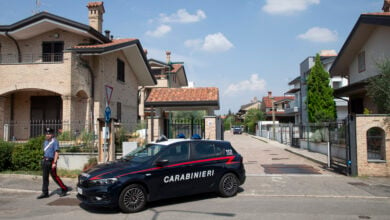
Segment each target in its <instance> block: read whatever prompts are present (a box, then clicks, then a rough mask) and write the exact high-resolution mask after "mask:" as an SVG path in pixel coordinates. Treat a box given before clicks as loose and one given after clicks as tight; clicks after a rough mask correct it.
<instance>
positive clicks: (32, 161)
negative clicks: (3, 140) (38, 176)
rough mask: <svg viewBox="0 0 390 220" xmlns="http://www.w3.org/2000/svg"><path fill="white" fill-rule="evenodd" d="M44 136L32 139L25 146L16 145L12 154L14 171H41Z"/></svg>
mask: <svg viewBox="0 0 390 220" xmlns="http://www.w3.org/2000/svg"><path fill="white" fill-rule="evenodd" d="M44 140H45V138H44V136H41V137H37V138H32V139H30V140H29V141H28V142H27V143H26V144H23V145H17V146H15V147H14V149H13V152H12V165H13V169H14V170H28V171H33V170H36V171H38V170H41V165H40V162H41V160H42V155H43V149H42V145H43V141H44Z"/></svg>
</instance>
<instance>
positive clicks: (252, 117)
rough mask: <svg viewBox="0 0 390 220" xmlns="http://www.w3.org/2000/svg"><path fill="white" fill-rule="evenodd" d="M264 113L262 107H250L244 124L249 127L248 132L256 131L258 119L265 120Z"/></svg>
mask: <svg viewBox="0 0 390 220" xmlns="http://www.w3.org/2000/svg"><path fill="white" fill-rule="evenodd" d="M264 119H265V117H264V114H263V112H262V111H260V109H255V108H253V109H249V110H248V112H247V113H246V115H245V120H244V124H245V126H246V127H247V129H248V133H254V132H255V131H256V130H255V129H256V124H257V122H258V121H262V120H264Z"/></svg>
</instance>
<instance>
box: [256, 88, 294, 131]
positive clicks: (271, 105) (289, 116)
mask: <svg viewBox="0 0 390 220" xmlns="http://www.w3.org/2000/svg"><path fill="white" fill-rule="evenodd" d="M294 100H295V97H294V96H273V95H272V92H271V91H269V92H268V96H264V97H263V98H262V101H261V107H260V109H261V111H262V112H264V116H265V118H266V119H265V120H266V121H272V120H273V119H272V116H273V114H274V116H275V121H279V122H280V123H294V114H293V113H289V112H286V110H288V109H290V106H291V102H293V101H294Z"/></svg>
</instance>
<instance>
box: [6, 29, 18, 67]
mask: <svg viewBox="0 0 390 220" xmlns="http://www.w3.org/2000/svg"><path fill="white" fill-rule="evenodd" d="M5 35H6V36H7V37H8V38H9V39H11V40H12V41H13V42H14V43H15V45H16V49H17V50H18V63H21V62H22V56H21V55H20V47H19V44H18V42H17V41H16V40H15V38H13V37H12V36H11V35H9V34H8V31H6V32H5Z"/></svg>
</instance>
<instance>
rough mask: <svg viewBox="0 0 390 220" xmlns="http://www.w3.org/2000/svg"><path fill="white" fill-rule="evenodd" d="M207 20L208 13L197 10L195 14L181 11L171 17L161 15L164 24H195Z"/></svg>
mask: <svg viewBox="0 0 390 220" xmlns="http://www.w3.org/2000/svg"><path fill="white" fill-rule="evenodd" d="M205 18H206V13H205V12H204V11H202V10H197V11H196V13H195V14H190V13H188V12H187V10H186V9H179V10H178V11H177V12H176V13H174V14H171V15H166V14H160V18H159V20H160V22H162V23H194V22H198V21H201V20H203V19H205Z"/></svg>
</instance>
